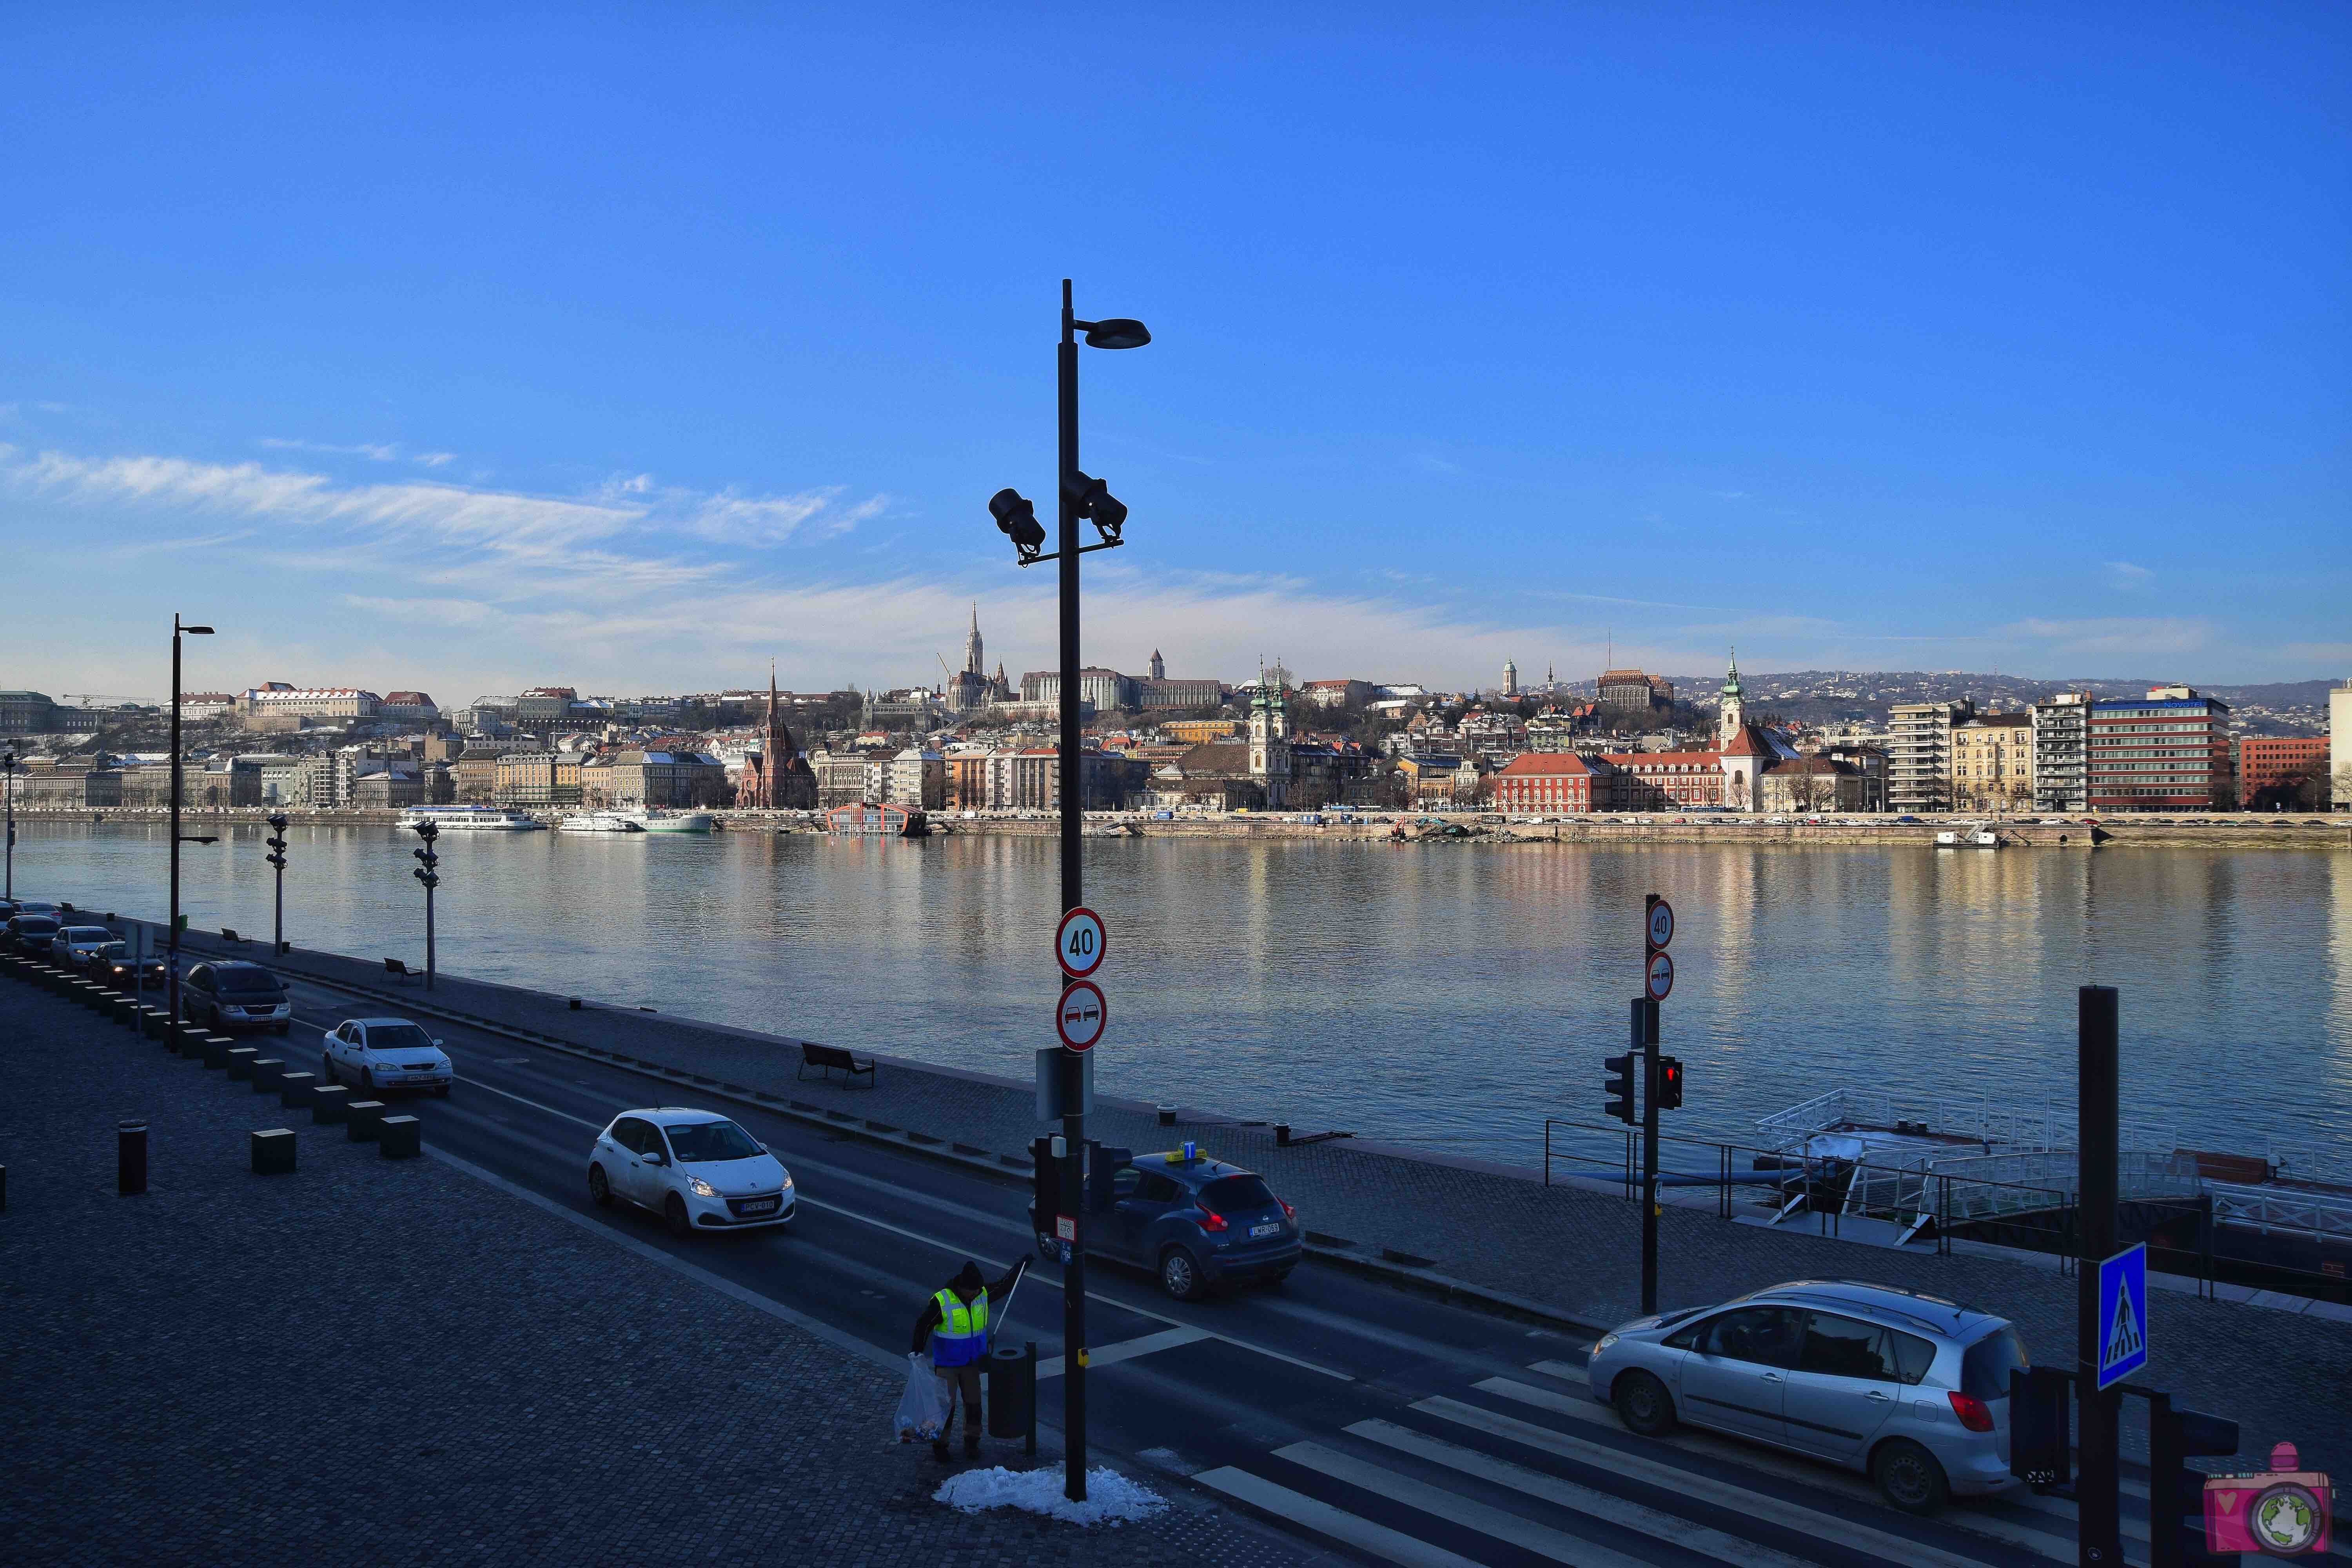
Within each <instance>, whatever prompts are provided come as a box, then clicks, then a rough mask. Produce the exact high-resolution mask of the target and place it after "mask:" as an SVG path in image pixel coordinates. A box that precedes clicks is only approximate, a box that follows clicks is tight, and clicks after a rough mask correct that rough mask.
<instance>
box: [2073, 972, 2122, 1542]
mask: <svg viewBox="0 0 2352 1568" xmlns="http://www.w3.org/2000/svg"><path fill="white" fill-rule="evenodd" d="M2117 1011H2118V1009H2117V996H2116V988H2115V987H2114V986H2112V985H2085V986H2084V987H2083V988H2082V989H2081V991H2079V992H2078V993H2076V996H2075V1050H2076V1069H2075V1070H2076V1073H2077V1082H2076V1094H2077V1096H2078V1100H2077V1103H2078V1104H2079V1105H2080V1107H2081V1112H2080V1114H2081V1118H2082V1121H2081V1125H2080V1127H2079V1129H2078V1130H2077V1141H2076V1144H2075V1146H2076V1147H2077V1148H2078V1149H2080V1150H2081V1151H2082V1156H2081V1158H2082V1173H2081V1180H2080V1186H2079V1193H2078V1196H2077V1198H2076V1200H2075V1202H2076V1208H2077V1211H2078V1214H2077V1223H2076V1227H2075V1229H2076V1234H2077V1235H2079V1236H2080V1237H2082V1252H2081V1256H2080V1257H2079V1258H2077V1260H2076V1262H2075V1265H2074V1291H2075V1296H2074V1302H2075V1306H2074V1311H2075V1329H2074V1332H2075V1355H2076V1359H2077V1364H2076V1368H2075V1379H2074V1389H2075V1398H2076V1400H2077V1401H2078V1430H2079V1431H2080V1433H2081V1443H2082V1460H2081V1464H2080V1466H2079V1468H2077V1470H2076V1472H2075V1481H2074V1504H2075V1507H2076V1509H2077V1510H2079V1514H2078V1522H2077V1525H2076V1535H2075V1545H2076V1550H2077V1552H2078V1558H2077V1562H2078V1563H2079V1565H2080V1568H2122V1563H2123V1560H2124V1550H2123V1516H2122V1507H2121V1502H2120V1500H2119V1499H2118V1497H2117V1489H2118V1469H2117V1465H2116V1438H2117V1436H2118V1430H2117V1429H2118V1427H2119V1426H2121V1424H2122V1415H2123V1398H2124V1396H2123V1392H2122V1391H2121V1390H2120V1389H2114V1388H2110V1389H2108V1390H2106V1391H2105V1393H2101V1392H2100V1391H2099V1321H2098V1318H2099V1264H2100V1262H2101V1260H2102V1259H2104V1258H2106V1256H2107V1255H2108V1254H2109V1253H2111V1252H2113V1251H2115V1250H2116V1144H2117V1142H2118V1140H2119V1136H2120V1134H2119V1131H2118V1129H2117V1126H2116V1099H2117V1085H2116V1078H2117V1069H2116V1035H2117V1029H2116V1018H2117Z"/></svg>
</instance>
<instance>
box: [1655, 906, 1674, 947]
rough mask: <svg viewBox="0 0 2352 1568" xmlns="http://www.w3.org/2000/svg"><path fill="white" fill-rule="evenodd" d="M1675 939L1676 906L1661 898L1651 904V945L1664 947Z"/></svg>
mask: <svg viewBox="0 0 2352 1568" xmlns="http://www.w3.org/2000/svg"><path fill="white" fill-rule="evenodd" d="M1674 940H1675V906H1674V905H1672V904H1670V903H1668V902H1666V900H1664V899H1660V900H1658V901H1657V902H1656V903H1654V904H1652V905H1651V906H1650V945H1651V946H1652V947H1664V946H1665V945H1666V944H1667V943H1668V942H1672V941H1674Z"/></svg>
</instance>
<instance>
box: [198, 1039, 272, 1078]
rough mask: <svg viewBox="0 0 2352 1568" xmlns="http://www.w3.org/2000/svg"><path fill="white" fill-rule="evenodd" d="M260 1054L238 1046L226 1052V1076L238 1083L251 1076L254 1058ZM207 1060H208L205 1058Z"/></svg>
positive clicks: (251, 1048) (254, 1050) (247, 1047)
mask: <svg viewBox="0 0 2352 1568" xmlns="http://www.w3.org/2000/svg"><path fill="white" fill-rule="evenodd" d="M260 1055H261V1053H260V1052H259V1051H258V1050H257V1049H255V1048H254V1047H251V1046H238V1047H236V1048H235V1049H233V1050H231V1051H230V1052H228V1076H229V1077H230V1079H233V1080H235V1081H236V1082H238V1083H243V1082H244V1081H245V1080H246V1079H249V1078H251V1077H252V1076H253V1063H254V1058H257V1057H258V1056H260ZM206 1059H207V1060H209V1059H210V1058H206Z"/></svg>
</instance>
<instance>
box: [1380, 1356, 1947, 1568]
mask: <svg viewBox="0 0 2352 1568" xmlns="http://www.w3.org/2000/svg"><path fill="white" fill-rule="evenodd" d="M1494 1384H1503V1385H1504V1387H1506V1388H1509V1387H1523V1386H1524V1385H1522V1384H1510V1383H1508V1382H1507V1380H1506V1379H1503V1378H1488V1379H1487V1380H1486V1382H1485V1383H1481V1384H1478V1386H1479V1387H1480V1388H1482V1389H1486V1390H1487V1391H1488V1392H1490V1393H1495V1392H1500V1390H1498V1389H1496V1388H1494V1387H1493V1386H1491V1385H1494ZM1526 1392H1527V1393H1528V1394H1539V1395H1541V1396H1542V1400H1541V1401H1538V1402H1537V1403H1541V1402H1542V1401H1548V1400H1550V1399H1553V1398H1556V1397H1557V1395H1554V1394H1547V1393H1546V1392H1545V1391H1544V1390H1542V1389H1539V1388H1528V1389H1526ZM1413 1408H1414V1409H1415V1410H1418V1411H1420V1412H1422V1413H1423V1415H1434V1416H1437V1417H1439V1418H1440V1419H1442V1420H1446V1421H1452V1422H1455V1423H1458V1424H1459V1425H1461V1426H1468V1427H1471V1428H1473V1429H1474V1430H1476V1431H1480V1432H1485V1433H1487V1434H1489V1435H1490V1436H1496V1437H1503V1438H1507V1439H1508V1440H1510V1441H1511V1442H1514V1443H1523V1444H1525V1445H1527V1446H1528V1447H1531V1448H1540V1449H1542V1450H1543V1451H1544V1452H1546V1453H1549V1454H1555V1455H1558V1456H1559V1457H1560V1458H1565V1459H1574V1460H1577V1461H1579V1462H1580V1463H1583V1464H1588V1465H1594V1466H1597V1467H1599V1468H1602V1469H1606V1470H1611V1471H1613V1472H1615V1473H1616V1474H1618V1475H1621V1476H1626V1477H1630V1478H1632V1479H1635V1480H1642V1481H1646V1482H1648V1483H1649V1484H1650V1485H1652V1486H1655V1487H1661V1488H1664V1489H1666V1490H1668V1491H1672V1492H1676V1493H1679V1494H1681V1495H1682V1496H1684V1497H1686V1498H1689V1499H1690V1500H1693V1501H1694V1502H1704V1503H1712V1504H1714V1505H1715V1506H1717V1507H1718V1508H1727V1509H1729V1510H1732V1511H1734V1512H1735V1513H1738V1514H1741V1515H1744V1516H1745V1517H1747V1518H1749V1519H1758V1520H1763V1521H1767V1522H1768V1523H1772V1524H1778V1525H1780V1526H1783V1527H1785V1528H1787V1529H1790V1530H1794V1531H1801V1533H1803V1534H1805V1535H1808V1536H1811V1537H1812V1538H1814V1539H1816V1540H1820V1541H1826V1542H1832V1543H1834V1544H1836V1545H1841V1546H1849V1547H1852V1548H1853V1550H1855V1551H1857V1552H1874V1553H1875V1554H1876V1555H1878V1556H1881V1557H1884V1558H1885V1559H1887V1560H1888V1561H1889V1562H1893V1563H1904V1564H1906V1568H1984V1560H1983V1559H1982V1558H1977V1557H1962V1556H1960V1555H1959V1554H1958V1553H1957V1552H1946V1551H1943V1550H1942V1549H1940V1548H1938V1547H1935V1546H1930V1545H1928V1544H1927V1542H1922V1541H1914V1540H1912V1539H1911V1538H1910V1537H1908V1536H1902V1535H1895V1534H1893V1533H1892V1532H1890V1531H1884V1530H1874V1529H1873V1528H1871V1527H1870V1526H1869V1525H1866V1524H1857V1523H1854V1522H1853V1521H1849V1520H1844V1519H1840V1518H1839V1517H1837V1516H1836V1515H1835V1514H1829V1513H1823V1512H1822V1511H1821V1510H1818V1509H1811V1508H1806V1507H1804V1506H1803V1505H1801V1504H1799V1503H1792V1502H1788V1501H1786V1500H1782V1499H1780V1498H1777V1497H1774V1496H1772V1495H1771V1494H1770V1493H1769V1492H1757V1491H1749V1490H1748V1489H1746V1488H1745V1487H1735V1486H1732V1485H1730V1484H1729V1483H1728V1482H1725V1481H1718V1480H1717V1479H1714V1478H1713V1477H1711V1476H1706V1475H1703V1474H1701V1473H1699V1472H1698V1471H1696V1470H1685V1469H1683V1468H1679V1467H1676V1466H1674V1465H1666V1464H1661V1463H1659V1462H1658V1461H1657V1460H1655V1459H1648V1458H1643V1457H1642V1456H1641V1455H1639V1454H1631V1453H1627V1452H1626V1451H1625V1450H1624V1449H1622V1448H1612V1447H1605V1446H1604V1445H1602V1444H1600V1443H1591V1442H1587V1441H1586V1440H1585V1439H1583V1438H1581V1437H1572V1436H1569V1435H1568V1434H1567V1433H1565V1432H1556V1431H1554V1430H1553V1429H1552V1428H1550V1427H1549V1426H1537V1425H1536V1424H1535V1423H1534V1422H1532V1421H1521V1420H1519V1419H1517V1417H1516V1416H1510V1415H1500V1414H1498V1413H1496V1412H1495V1411H1492V1410H1486V1409H1482V1408H1480V1407H1479V1406H1478V1405H1465V1404H1464V1403H1463V1402H1462V1401H1460V1400H1458V1399H1446V1398H1444V1397H1439V1398H1433V1399H1423V1400H1421V1401H1419V1402H1417V1403H1416V1404H1415V1405H1413Z"/></svg>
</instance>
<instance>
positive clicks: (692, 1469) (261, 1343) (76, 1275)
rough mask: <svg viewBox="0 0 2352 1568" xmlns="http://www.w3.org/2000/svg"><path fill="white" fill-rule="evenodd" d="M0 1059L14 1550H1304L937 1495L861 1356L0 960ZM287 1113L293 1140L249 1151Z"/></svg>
mask: <svg viewBox="0 0 2352 1568" xmlns="http://www.w3.org/2000/svg"><path fill="white" fill-rule="evenodd" d="M270 1043H271V1044H276V1043H277V1042H275V1041H271V1042H270ZM272 1054H274V1053H272ZM0 1085H5V1090H0V1163H5V1165H6V1167H7V1192H6V1198H7V1206H6V1208H5V1211H0V1387H5V1388H6V1390H7V1391H8V1394H7V1397H6V1398H5V1400H0V1454H5V1456H6V1460H5V1484H0V1560H5V1562H7V1563H10V1564H11V1565H12V1568H14V1565H17V1564H26V1565H30V1564H47V1563H74V1564H89V1563H141V1564H159V1563H239V1564H256V1565H267V1564H278V1563H283V1564H311V1563H370V1564H378V1563H480V1562H491V1563H517V1562H520V1563H537V1562H554V1561H563V1562H571V1563H592V1562H593V1563H646V1564H666V1563H680V1562H687V1561H694V1562H743V1561H751V1560H755V1559H756V1560H766V1561H777V1562H785V1563H812V1564H814V1563H825V1564H833V1563H841V1564H873V1565H877V1568H879V1565H885V1564H899V1563H905V1564H919V1565H921V1568H939V1565H940V1564H966V1563H970V1564H992V1565H993V1564H1011V1563H1041V1564H1073V1565H1080V1564H1084V1565H1094V1564H1102V1565H1108V1564H1113V1563H1116V1564H1118V1565H1119V1568H1136V1565H1138V1564H1145V1563H1156V1564H1170V1565H1177V1564H1186V1565H1189V1564H1196V1563H1238V1564H1247V1565H1251V1568H1255V1565H1256V1564H1259V1563H1265V1564H1269V1565H1270V1564H1274V1563H1294V1562H1297V1561H1300V1560H1301V1558H1300V1556H1299V1555H1298V1554H1297V1553H1294V1552H1291V1551H1290V1550H1288V1549H1287V1548H1286V1546H1285V1545H1284V1544H1283V1543H1282V1542H1278V1541H1275V1540H1272V1539H1269V1538H1267V1537H1265V1535H1264V1534H1263V1533H1262V1532H1261V1531H1257V1530H1256V1529H1255V1527H1245V1526H1240V1525H1237V1524H1235V1522H1234V1521H1233V1520H1232V1518H1231V1517H1230V1516H1229V1515H1227V1514H1225V1513H1223V1511H1222V1510H1213V1509H1208V1508H1206V1507H1204V1506H1203V1505H1202V1504H1201V1503H1199V1502H1198V1501H1197V1500H1193V1499H1192V1498H1191V1497H1190V1496H1189V1495H1180V1496H1179V1497H1178V1498H1177V1501H1178V1503H1179V1507H1178V1508H1177V1509H1176V1510H1172V1511H1171V1513H1170V1514H1167V1515H1163V1516H1162V1517H1161V1518H1160V1520H1159V1521H1153V1522H1151V1523H1150V1524H1147V1525H1141V1526H1129V1527H1127V1528H1124V1529H1119V1530H1097V1531H1082V1530H1079V1529H1076V1528H1075V1527H1072V1526H1069V1525H1066V1524H1061V1523H1057V1522H1054V1521H1045V1520H1041V1519H1037V1518H1034V1517H1032V1516H1027V1515H1014V1514H1011V1513H1007V1512H1003V1511H997V1512H992V1513H988V1514H982V1515H976V1516H966V1515H963V1514H959V1513H956V1512H954V1511H953V1510H949V1509H947V1508H944V1507H942V1506H940V1505H939V1504H937V1503H934V1502H932V1501H931V1500H930V1493H931V1491H932V1490H933V1489H935V1488H936V1487H937V1486H938V1485H939V1482H940V1477H941V1474H942V1473H943V1472H942V1471H941V1469H940V1467H939V1466H937V1465H936V1464H935V1463H934V1462H933V1461H932V1460H931V1459H930V1458H929V1449H928V1448H927V1447H923V1446H920V1445H916V1446H902V1445H900V1444H898V1443H897V1442H896V1441H895V1440H893V1439H892V1438H891V1436H890V1435H889V1430H888V1427H889V1417H890V1414H891V1411H892V1409H893V1408H894V1406H895V1405H896V1402H897V1396H898V1385H897V1380H896V1379H894V1378H893V1376H892V1375H891V1374H890V1373H888V1372H887V1371H885V1370H884V1369H882V1368H879V1367H877V1366H875V1365H873V1364H871V1363H867V1362H864V1361H859V1360H854V1359H851V1358H848V1357H845V1356H844V1355H842V1354H841V1353H840V1352H836V1351H835V1350H833V1349H831V1348H830V1347H828V1346H826V1345H825V1344H824V1343H823V1342H820V1341H818V1340H817V1339H815V1338H814V1337H813V1336H811V1335H808V1334H806V1333H804V1332H803V1331H800V1330H799V1329H796V1328H794V1327H793V1326H791V1325H789V1324H785V1323H782V1322H779V1321H776V1320H775V1319H773V1318H771V1317H769V1316H767V1315H765V1314H763V1313H761V1312H760V1311H758V1310H754V1309H752V1308H751V1307H749V1306H746V1305H743V1304H741V1303H740V1302H738V1301H735V1300H731V1299H730V1298H728V1297H725V1296H722V1295H720V1294H719V1293H717V1292H715V1291H711V1290H709V1289H705V1288H704V1287H702V1286H700V1285H698V1284H697V1283H695V1282H694V1281H692V1280H690V1279H685V1278H683V1277H681V1276H679V1275H677V1274H675V1273H673V1272H671V1271H669V1270H668V1269H666V1268H661V1267H659V1266H657V1265H656V1264H654V1263H652V1262H650V1261H648V1260H646V1259H644V1258H639V1257H637V1256H635V1254H633V1253H631V1252H629V1251H626V1250H625V1249H623V1248H621V1247H614V1246H611V1245H609V1244H607V1243H604V1242H603V1241H600V1240H599V1239H598V1238H597V1237H595V1236H594V1235H593V1233H591V1232H587V1231H583V1230H582V1229H580V1228H578V1227H575V1226H572V1225H569V1224H566V1223H564V1222H563V1221H562V1220H560V1219H558V1218H556V1217H554V1216H552V1215H547V1214H544V1213H542V1212H541V1211H540V1210H538V1209H536V1208H534V1207H532V1206H530V1205H527V1204H523V1203H520V1202H518V1201H516V1200H514V1199H512V1198H510V1197H508V1196H506V1195H504V1194H500V1193H498V1192H496V1191H494V1190H492V1189H490V1188H488V1187H487V1186H484V1185H482V1184H478V1183H476V1182H474V1181H472V1180H471V1179H469V1178H468V1177H467V1176H465V1175H463V1174H460V1173H457V1172H456V1171H455V1170H453V1169H452V1168H451V1167H449V1166H447V1165H446V1164H444V1163H440V1162H439V1161H437V1160H433V1159H429V1158H428V1159H418V1160H407V1161H388V1160H384V1159H383V1158H381V1157H380V1156H379V1155H378V1154H377V1152H376V1150H375V1147H374V1146H373V1144H368V1143H352V1142H349V1141H348V1139H347V1137H346V1135H345V1133H344V1131H343V1130H342V1129H341V1128H339V1127H319V1128H314V1127H312V1126H311V1124H310V1118H309V1114H308V1112H306V1111H301V1110H290V1111H289V1110H285V1109H283V1108H282V1107H281V1106H280V1105H279V1103H278V1100H277V1098H276V1097H275V1096H257V1095H254V1094H252V1093H251V1092H250V1090H249V1087H248V1086H247V1085H246V1084H242V1083H230V1082H228V1081H226V1079H225V1077H224V1075H222V1074H221V1073H218V1072H208V1071H206V1070H205V1068H202V1067H200V1066H198V1065H196V1064H195V1063H194V1062H190V1061H184V1060H183V1059H181V1058H176V1057H173V1056H171V1055H168V1054H166V1053H165V1052H163V1050H162V1048H161V1047H157V1046H155V1045H152V1044H146V1043H142V1042H141V1041H139V1040H138V1039H137V1037H135V1036H133V1035H132V1034H131V1032H130V1031H129V1030H127V1029H122V1028H119V1027H116V1026H112V1025H110V1024H106V1023H103V1022H101V1021H100V1020H99V1019H98V1018H97V1016H95V1015H93V1014H91V1013H89V1012H87V1011H85V1010H83V1009H81V1008H80V1007H79V1006H76V1005H73V1004H71V1003H70V1002H68V1001H65V1000H63V999H60V998H57V997H54V996H51V995H48V994H46V993H40V992H37V991H34V990H32V989H31V988H29V987H27V986H25V985H23V984H18V983H15V982H5V983H0ZM126 1116H138V1117H144V1118H145V1119H146V1120H147V1121H148V1123H149V1125H150V1128H151V1132H150V1135H149V1136H150V1147H151V1165H152V1178H151V1181H152V1188H151V1191H150V1192H149V1193H148V1194H146V1195H145V1196H143V1197H128V1198H126V1197H121V1196H118V1195H117V1194H116V1193H115V1190H114V1187H115V1179H114V1178H115V1173H114V1153H115V1132H114V1128H115V1122H116V1121H117V1120H118V1119H119V1118H122V1117H126ZM278 1126H290V1127H292V1128H293V1129H294V1130H295V1132H296V1135H297V1138H298V1141H299V1161H300V1168H299V1171H298V1172H296V1173H294V1174H291V1175H285V1176H275V1177H260V1176H255V1175H253V1174H251V1173H250V1172H249V1170H248V1163H247V1133H248V1132H249V1131H252V1130H254V1129H257V1128H267V1127H278ZM1000 1459H1004V1460H1007V1462H1011V1463H1013V1464H1018V1463H1019V1462H1020V1461H1019V1458H1018V1453H1017V1449H1015V1448H1013V1446H1012V1445H1003V1444H996V1443H991V1445H990V1458H989V1460H988V1462H997V1461H998V1460H1000Z"/></svg>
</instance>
